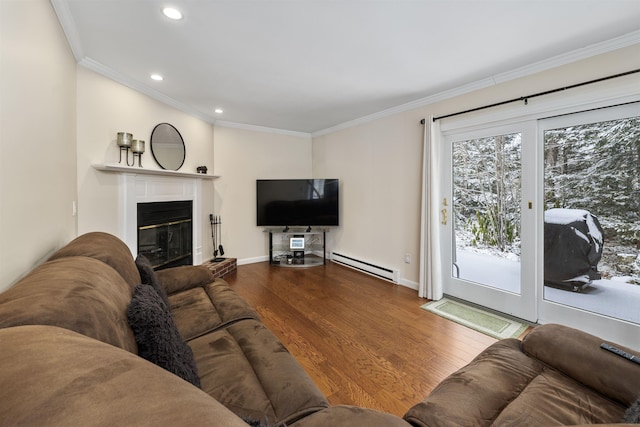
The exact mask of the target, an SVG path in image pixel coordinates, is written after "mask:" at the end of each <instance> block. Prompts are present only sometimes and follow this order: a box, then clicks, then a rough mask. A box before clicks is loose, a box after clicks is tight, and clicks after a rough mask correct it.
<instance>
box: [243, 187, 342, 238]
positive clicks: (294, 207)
mask: <svg viewBox="0 0 640 427" xmlns="http://www.w3.org/2000/svg"><path fill="white" fill-rule="evenodd" d="M339 186H340V182H339V180H338V179H259V180H257V181H256V201H257V202H256V206H257V213H258V215H257V218H258V226H259V227H279V226H283V227H291V226H294V227H312V226H337V225H339V214H338V188H339Z"/></svg>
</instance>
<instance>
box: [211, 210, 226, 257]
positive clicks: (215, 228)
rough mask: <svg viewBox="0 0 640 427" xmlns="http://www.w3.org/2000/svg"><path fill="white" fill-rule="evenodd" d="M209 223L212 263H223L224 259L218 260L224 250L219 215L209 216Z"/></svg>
mask: <svg viewBox="0 0 640 427" xmlns="http://www.w3.org/2000/svg"><path fill="white" fill-rule="evenodd" d="M209 222H210V223H211V239H212V240H213V256H214V259H213V261H214V262H220V261H224V258H218V253H219V254H220V256H221V257H222V256H224V248H223V247H222V219H221V218H220V216H219V215H217V216H214V215H213V214H209Z"/></svg>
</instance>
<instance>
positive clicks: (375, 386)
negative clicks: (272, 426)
mask: <svg viewBox="0 0 640 427" xmlns="http://www.w3.org/2000/svg"><path fill="white" fill-rule="evenodd" d="M225 280H226V281H227V282H228V283H229V284H230V285H231V286H232V287H233V288H234V289H235V290H236V291H237V292H238V293H239V294H240V295H242V296H243V297H244V298H245V299H246V300H247V301H248V302H249V303H250V304H251V305H252V306H253V307H254V308H255V309H256V310H257V311H258V313H259V314H260V316H261V317H262V320H263V322H264V324H265V325H266V326H267V327H268V328H269V329H270V330H271V331H272V332H273V333H274V334H275V335H277V336H278V338H279V339H280V340H281V341H282V342H283V343H284V345H285V346H286V347H287V348H288V349H289V351H290V352H291V354H292V355H293V356H294V357H295V358H296V359H297V360H298V361H299V362H300V364H301V365H302V366H303V367H304V368H305V370H306V371H307V373H308V374H309V375H310V376H311V377H312V378H313V380H314V381H315V382H316V384H317V385H318V387H319V388H320V389H321V390H322V392H323V393H324V394H325V396H327V397H328V399H329V401H330V402H331V403H332V404H346V405H357V406H364V407H368V408H373V409H378V410H381V411H385V412H390V413H393V414H396V415H399V416H402V415H403V414H404V413H405V412H406V411H407V410H408V409H409V408H410V407H411V406H413V405H414V404H416V403H418V402H419V401H421V400H422V399H424V397H426V396H427V394H429V392H430V391H431V390H432V389H433V388H434V387H435V386H436V385H437V384H438V383H439V382H440V381H442V380H443V379H444V378H445V377H446V376H447V375H449V374H450V373H452V372H453V371H455V370H457V369H458V368H460V367H462V366H464V365H465V364H467V363H468V362H469V361H471V359H473V358H474V357H475V356H476V355H477V354H478V353H479V352H480V351H482V350H483V349H484V348H486V347H487V346H489V345H490V344H492V343H493V342H495V341H496V340H495V339H493V338H491V337H488V336H486V335H483V334H481V333H478V332H475V331H473V330H471V329H468V328H466V327H463V326H460V325H458V324H456V323H453V322H451V321H449V320H446V319H443V318H441V317H439V316H436V315H434V314H432V313H430V312H427V311H425V310H422V309H421V308H420V306H421V305H422V304H424V303H425V302H427V300H424V299H421V298H418V295H417V292H416V291H413V290H411V289H408V288H405V287H403V286H397V285H394V284H392V283H390V282H387V281H384V280H381V279H377V278H375V277H372V276H369V275H367V274H364V273H360V272H358V271H355V270H352V269H350V268H346V267H343V266H340V265H338V264H334V263H331V262H327V265H326V266H321V267H312V268H282V267H275V266H270V265H269V264H268V263H266V262H264V263H256V264H248V265H241V266H238V270H237V272H236V273H233V274H230V275H228V276H226V277H225Z"/></svg>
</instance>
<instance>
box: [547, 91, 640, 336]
mask: <svg viewBox="0 0 640 427" xmlns="http://www.w3.org/2000/svg"><path fill="white" fill-rule="evenodd" d="M539 139H540V141H541V142H542V144H541V145H542V146H541V149H542V150H543V158H544V166H543V168H544V176H543V182H542V183H541V185H542V186H543V188H544V209H545V212H544V227H543V232H542V236H541V239H542V241H543V242H544V248H543V252H544V266H543V269H544V275H543V292H542V293H541V302H540V318H541V320H543V321H545V322H560V323H564V324H569V325H572V326H575V327H579V328H583V329H584V328H587V329H589V330H591V331H595V332H599V333H600V334H602V335H606V336H611V332H612V331H616V332H617V333H620V334H621V340H624V339H625V337H626V338H628V337H630V336H635V337H638V334H639V332H638V330H639V329H638V325H640V308H639V307H640V104H638V103H636V104H630V105H626V106H622V107H614V108H605V109H598V110H594V111H589V112H585V113H580V114H571V115H565V116H561V117H556V118H553V119H546V120H541V121H540V130H539Z"/></svg>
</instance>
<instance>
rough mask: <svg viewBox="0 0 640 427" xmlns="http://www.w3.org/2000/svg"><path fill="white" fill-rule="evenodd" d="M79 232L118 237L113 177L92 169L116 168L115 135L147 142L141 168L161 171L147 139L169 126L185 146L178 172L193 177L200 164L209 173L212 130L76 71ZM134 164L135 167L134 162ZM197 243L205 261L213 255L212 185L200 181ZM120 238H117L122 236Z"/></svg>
mask: <svg viewBox="0 0 640 427" xmlns="http://www.w3.org/2000/svg"><path fill="white" fill-rule="evenodd" d="M77 85H78V97H77V105H78V144H77V157H78V161H77V170H78V209H79V211H78V233H79V234H83V233H87V232H89V231H105V232H108V233H112V234H115V235H118V234H119V229H120V225H121V224H119V220H118V209H119V197H118V176H117V175H116V174H113V173H106V172H101V171H98V170H96V169H94V168H93V167H92V165H93V164H100V163H117V162H118V158H119V148H118V145H117V144H116V135H117V133H118V132H129V133H132V134H133V138H134V139H142V140H144V141H145V142H146V151H145V153H144V154H143V156H142V166H143V167H144V168H146V169H161V168H160V167H159V166H158V164H157V163H156V162H155V160H154V158H153V156H152V154H151V149H150V146H149V145H150V144H149V142H150V141H149V139H150V136H151V132H152V131H153V128H154V127H155V126H156V125H157V124H158V123H164V122H166V123H171V124H172V125H174V126H175V127H176V128H177V129H178V131H179V132H180V134H181V135H182V138H183V139H184V142H185V147H186V158H185V162H184V165H183V166H182V167H181V168H180V171H185V172H194V173H195V172H196V168H197V167H198V166H201V165H205V166H207V167H208V168H209V172H208V173H209V174H211V173H212V172H213V171H212V169H213V126H212V125H211V124H210V123H207V122H205V121H203V120H200V119H198V118H195V117H193V116H191V115H189V114H186V113H183V112H181V111H179V110H176V109H175V108H172V107H169V106H167V105H165V104H163V103H161V102H158V101H156V100H154V99H152V98H150V97H148V96H146V95H144V94H142V93H140V92H137V91H135V90H133V89H130V88H129V87H126V86H124V85H122V84H120V83H117V82H115V81H113V80H111V79H108V78H106V77H104V76H102V75H99V74H97V73H95V72H93V71H90V70H87V69H86V68H83V67H78V72H77ZM136 165H137V163H136ZM202 183H203V184H202V186H203V187H202V193H203V200H202V205H201V208H202V209H201V218H202V236H201V238H202V242H203V253H204V254H205V257H204V258H205V259H207V254H208V253H210V252H211V251H212V243H211V239H210V238H208V236H209V235H210V234H209V232H208V230H209V213H211V212H213V186H214V183H213V182H212V181H210V180H203V181H202ZM121 237H122V236H121Z"/></svg>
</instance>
